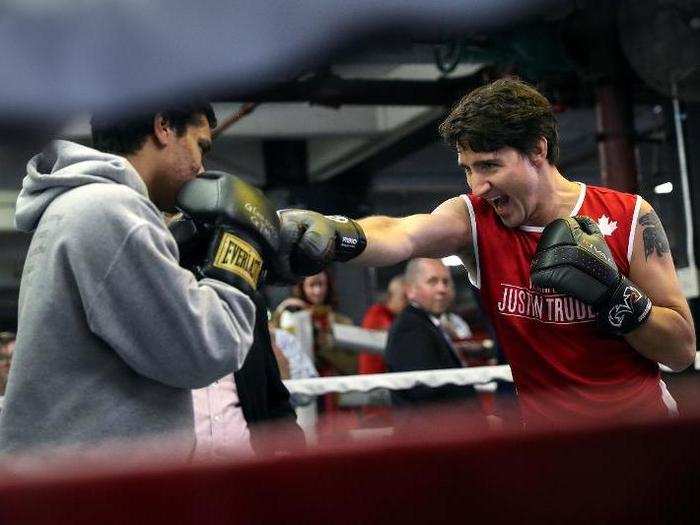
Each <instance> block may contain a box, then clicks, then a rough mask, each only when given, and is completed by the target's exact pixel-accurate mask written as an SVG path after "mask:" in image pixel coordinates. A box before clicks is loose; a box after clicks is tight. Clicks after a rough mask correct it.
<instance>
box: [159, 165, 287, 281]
mask: <svg viewBox="0 0 700 525" xmlns="http://www.w3.org/2000/svg"><path fill="white" fill-rule="evenodd" d="M176 207H177V209H178V210H179V211H181V212H182V213H183V218H182V219H181V220H178V221H174V222H173V224H171V225H170V229H171V232H173V235H174V236H175V237H176V240H178V241H179V242H178V245H179V246H180V247H181V252H182V254H181V265H182V266H184V267H187V265H190V266H192V267H193V268H192V269H193V270H194V271H195V275H197V276H198V277H200V278H201V277H210V278H212V279H217V280H220V281H223V282H226V283H228V284H231V285H232V286H235V287H236V288H238V289H240V290H241V291H244V292H246V293H248V294H252V293H253V292H254V291H255V290H257V288H258V287H259V286H260V284H261V282H262V280H263V278H264V275H265V271H266V269H267V267H268V265H269V264H268V263H267V261H270V260H272V259H273V258H274V257H275V256H276V253H277V250H278V249H279V240H280V239H279V220H278V218H277V212H276V211H275V208H274V206H272V203H270V202H269V201H268V200H267V199H266V198H265V196H264V195H263V194H262V192H261V191H260V190H258V189H257V188H255V187H253V186H251V185H250V184H248V183H247V182H245V181H243V180H241V179H240V178H238V177H236V176H235V175H231V174H228V173H224V172H219V171H209V172H205V173H203V174H201V175H200V176H199V177H197V178H196V179H195V180H193V181H190V182H188V183H186V184H185V185H184V186H183V187H182V189H181V190H180V192H179V193H178V196H177V199H176ZM180 243H182V244H180ZM202 243H204V244H202ZM203 245H204V246H205V247H206V249H205V250H202V246H203ZM200 257H201V259H200ZM188 258H189V260H188Z"/></svg>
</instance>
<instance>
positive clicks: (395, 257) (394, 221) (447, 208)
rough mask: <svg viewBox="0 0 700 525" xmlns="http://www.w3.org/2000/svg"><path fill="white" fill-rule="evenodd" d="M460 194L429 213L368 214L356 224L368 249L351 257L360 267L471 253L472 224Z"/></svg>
mask: <svg viewBox="0 0 700 525" xmlns="http://www.w3.org/2000/svg"><path fill="white" fill-rule="evenodd" d="M468 213H469V212H468V211H467V207H466V205H465V203H464V201H463V200H462V198H461V197H453V198H451V199H449V200H447V201H445V202H443V203H442V204H441V205H440V206H438V207H437V208H436V209H435V210H434V211H433V212H432V213H430V214H427V213H424V214H419V215H410V216H408V217H404V218H393V217H380V216H376V217H367V218H365V219H361V220H360V221H358V222H359V224H360V225H361V226H362V229H363V230H364V232H365V235H366V236H367V248H366V249H365V250H364V252H362V254H361V255H360V256H359V257H357V258H356V259H354V260H353V262H356V263H357V264H361V265H363V266H388V265H391V264H396V263H398V262H401V261H404V260H406V259H411V258H414V257H431V258H437V257H446V256H448V255H453V254H456V253H467V254H469V253H471V244H472V243H471V226H470V223H469V215H468Z"/></svg>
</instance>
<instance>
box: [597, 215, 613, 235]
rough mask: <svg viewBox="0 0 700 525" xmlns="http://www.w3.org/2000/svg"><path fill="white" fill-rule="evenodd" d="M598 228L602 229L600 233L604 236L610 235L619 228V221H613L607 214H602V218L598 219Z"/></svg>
mask: <svg viewBox="0 0 700 525" xmlns="http://www.w3.org/2000/svg"><path fill="white" fill-rule="evenodd" d="M598 229H600V233H602V234H603V235H604V236H605V235H608V236H610V235H612V234H613V232H614V231H615V230H617V221H611V220H610V219H608V216H607V215H602V216H601V217H600V219H598Z"/></svg>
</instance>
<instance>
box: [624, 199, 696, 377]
mask: <svg viewBox="0 0 700 525" xmlns="http://www.w3.org/2000/svg"><path fill="white" fill-rule="evenodd" d="M633 227H635V228H636V234H635V239H634V247H633V250H632V261H631V263H630V279H631V280H632V281H633V282H634V283H636V284H637V285H638V286H639V287H640V288H641V289H642V290H644V291H645V292H646V294H647V295H648V296H649V298H650V299H651V302H652V304H653V305H654V306H653V307H652V310H651V315H650V316H649V319H648V321H647V322H646V323H644V324H643V325H642V326H640V327H639V328H637V329H636V330H633V331H632V332H630V333H629V334H627V335H626V336H625V338H626V339H627V341H628V342H629V343H630V344H631V345H632V346H633V347H634V349H635V350H637V351H638V352H639V353H640V354H642V355H644V356H645V357H648V358H649V359H653V360H654V361H657V362H659V363H662V364H664V365H666V366H668V367H669V368H671V369H672V370H676V371H680V370H683V369H684V368H687V367H688V366H689V365H690V364H691V363H692V362H693V361H694V359H695V327H694V325H693V318H692V316H691V314H690V309H689V308H688V302H687V301H686V299H685V296H684V295H683V292H682V290H681V287H680V284H679V283H678V278H677V277H676V270H675V267H674V264H673V259H672V257H671V250H670V248H669V244H668V239H667V238H666V232H665V231H664V228H663V225H662V224H661V221H660V220H659V218H658V216H657V215H656V212H654V210H653V209H652V207H651V206H650V205H649V204H648V203H647V202H646V201H645V202H642V206H641V208H640V211H639V220H638V222H637V224H636V225H634V226H633Z"/></svg>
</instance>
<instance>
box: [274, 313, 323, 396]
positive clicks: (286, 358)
mask: <svg viewBox="0 0 700 525" xmlns="http://www.w3.org/2000/svg"><path fill="white" fill-rule="evenodd" d="M270 335H271V336H272V348H273V350H274V351H275V357H276V358H277V364H278V365H279V367H280V375H281V376H282V379H306V378H308V377H318V371H317V370H316V367H315V366H314V363H313V361H312V360H311V358H310V357H309V356H308V355H307V354H306V352H304V350H303V349H302V348H301V344H299V340H298V339H297V337H296V336H295V335H294V334H290V333H289V332H288V331H287V330H283V329H282V328H275V326H274V324H273V323H270ZM284 363H286V369H285V365H284ZM285 370H286V372H287V374H286V375H285ZM290 400H291V403H292V406H293V407H298V406H305V405H308V404H309V403H311V401H313V397H312V396H305V395H302V394H291V395H290Z"/></svg>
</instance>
